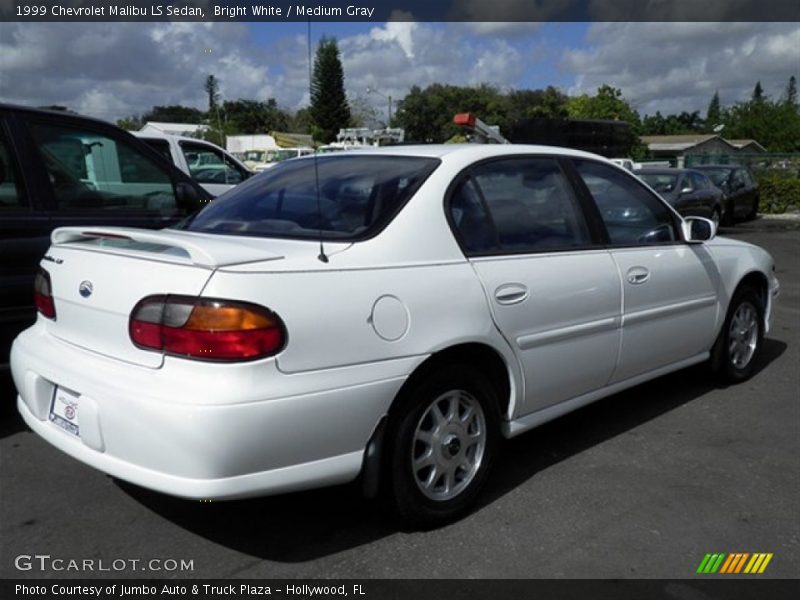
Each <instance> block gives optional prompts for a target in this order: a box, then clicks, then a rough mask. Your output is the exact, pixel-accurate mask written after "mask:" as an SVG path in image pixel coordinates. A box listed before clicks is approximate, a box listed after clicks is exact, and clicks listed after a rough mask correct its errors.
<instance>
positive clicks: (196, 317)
mask: <svg viewBox="0 0 800 600" xmlns="http://www.w3.org/2000/svg"><path fill="white" fill-rule="evenodd" d="M129 331H130V336H131V340H132V341H133V343H134V344H136V345H137V346H138V347H139V348H143V349H146V350H158V351H161V352H165V353H167V354H173V355H176V356H184V357H187V358H198V359H203V360H219V361H237V360H255V359H258V358H266V357H267V356H272V355H274V354H277V353H278V352H280V351H281V350H282V349H283V347H284V345H285V344H286V328H285V327H284V325H283V321H281V319H280V317H278V315H276V314H275V313H273V312H272V311H271V310H269V309H267V308H264V307H263V306H259V305H257V304H250V303H247V302H235V301H231V300H217V299H210V298H192V297H190V296H149V297H147V298H145V299H144V300H142V301H141V302H139V304H137V305H136V307H135V308H134V309H133V312H132V313H131V320H130V325H129Z"/></svg>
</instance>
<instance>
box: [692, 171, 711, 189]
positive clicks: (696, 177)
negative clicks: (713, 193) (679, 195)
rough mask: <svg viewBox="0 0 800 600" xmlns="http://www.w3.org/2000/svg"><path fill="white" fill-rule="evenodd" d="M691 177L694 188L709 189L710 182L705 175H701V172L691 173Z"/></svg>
mask: <svg viewBox="0 0 800 600" xmlns="http://www.w3.org/2000/svg"><path fill="white" fill-rule="evenodd" d="M689 177H691V179H692V185H693V187H694V189H696V190H707V189H708V188H709V182H708V180H707V179H706V177H705V175H701V174H700V173H689Z"/></svg>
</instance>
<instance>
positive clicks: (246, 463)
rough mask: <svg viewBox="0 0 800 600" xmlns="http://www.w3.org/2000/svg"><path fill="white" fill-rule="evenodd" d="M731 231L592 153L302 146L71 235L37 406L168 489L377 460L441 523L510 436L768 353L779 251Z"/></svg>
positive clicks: (49, 287)
mask: <svg viewBox="0 0 800 600" xmlns="http://www.w3.org/2000/svg"><path fill="white" fill-rule="evenodd" d="M714 231H715V229H714V226H713V224H712V223H711V222H710V221H708V220H706V219H703V218H699V217H688V218H686V219H682V218H681V217H680V215H679V214H678V213H677V212H676V211H675V210H673V209H672V208H671V207H670V206H669V205H668V204H667V203H665V202H664V201H663V200H662V199H661V198H659V197H658V196H657V195H656V194H655V193H654V192H652V190H651V189H650V188H648V187H646V186H645V185H644V184H643V183H641V182H640V181H639V180H638V179H637V178H636V177H635V176H634V175H632V174H631V173H629V172H627V171H625V170H624V169H621V168H619V167H617V166H615V165H613V164H612V163H610V162H609V161H607V160H605V159H603V158H601V157H598V156H595V155H592V154H588V153H584V152H579V151H576V150H567V149H560V148H554V147H546V146H515V145H491V146H489V145H487V146H480V145H460V146H459V145H441V146H435V145H431V146H396V147H391V148H373V149H371V150H370V151H358V150H354V151H351V152H342V153H336V154H332V155H329V156H316V157H307V158H300V159H296V160H291V161H286V162H284V163H282V164H280V165H278V166H276V167H274V168H273V169H270V170H269V171H266V172H265V173H263V174H261V175H259V176H258V177H255V178H253V179H251V180H249V181H247V182H245V183H243V184H242V185H240V186H238V187H236V188H235V189H233V190H232V191H231V192H229V193H228V194H226V195H225V196H224V197H222V198H220V199H218V200H217V201H215V202H214V203H212V204H210V205H209V206H207V207H206V208H204V209H203V210H202V211H200V212H199V213H198V214H196V215H195V216H194V217H192V218H191V219H188V220H186V221H185V222H184V223H182V224H180V225H178V226H175V227H173V228H170V229H165V230H162V231H157V232H153V231H145V230H141V229H133V228H105V227H95V228H86V227H80V228H76V227H67V228H61V229H59V230H57V231H56V232H54V233H53V238H52V241H53V243H52V246H51V248H50V250H49V251H48V253H47V258H46V259H45V260H43V261H42V263H41V269H40V271H39V275H38V278H37V282H36V294H37V296H36V297H37V304H38V306H39V317H38V319H37V322H36V324H35V325H34V326H33V327H31V328H30V329H28V330H27V331H25V332H24V333H22V334H21V335H20V336H19V337H18V338H17V339H16V341H15V343H14V347H13V350H12V370H13V375H14V379H15V381H16V383H17V386H18V388H19V391H20V395H19V399H18V407H19V411H20V412H21V414H22V416H23V417H24V419H25V421H26V422H27V423H28V425H29V426H30V427H31V429H33V430H34V431H35V432H36V433H37V434H39V435H40V436H42V437H43V438H44V439H45V440H47V441H49V442H50V443H52V444H53V445H55V446H56V447H58V448H59V449H60V450H62V451H64V452H66V453H67V454H69V455H71V456H73V457H74V458H76V459H78V460H80V461H82V462H84V463H86V464H88V465H91V466H93V467H95V468H98V469H100V470H102V471H105V472H107V473H110V474H112V475H113V476H115V477H118V478H120V479H124V480H127V481H130V482H133V483H135V484H138V485H141V486H144V487H147V488H152V489H154V490H158V491H161V492H164V493H167V494H173V495H176V496H184V497H188V498H213V499H229V498H241V497H246V496H254V495H263V494H274V493H280V492H286V491H289V490H298V489H305V488H311V487H315V486H324V485H332V484H337V483H343V482H347V481H350V480H353V479H355V478H356V477H358V476H359V475H360V476H361V478H362V485H363V486H364V491H365V493H366V494H367V495H368V496H374V495H375V494H376V493H383V494H385V495H386V498H387V499H389V500H390V501H391V502H392V503H393V504H394V506H395V507H396V509H397V511H398V512H399V514H400V515H401V516H402V517H403V518H405V519H407V520H408V521H409V522H411V523H416V524H421V525H432V524H436V523H441V522H443V521H445V520H448V519H452V518H455V517H456V516H458V515H460V514H461V513H462V512H463V511H464V510H466V509H467V508H468V507H469V506H470V504H471V503H472V502H473V501H474V500H475V499H476V496H477V495H478V493H479V490H480V489H481V487H482V486H483V484H484V483H485V482H486V478H487V474H488V472H489V469H490V466H491V464H492V462H493V461H494V460H495V458H496V453H497V447H498V446H497V445H498V442H499V438H501V437H513V436H516V435H518V434H520V433H523V432H524V431H527V430H529V429H532V428H534V427H536V426H538V425H540V424H542V423H544V422H546V421H549V420H551V419H554V418H556V417H558V416H560V415H563V414H564V413H567V412H569V411H571V410H574V409H576V408H578V407H580V406H583V405H585V404H588V403H590V402H593V401H595V400H597V399H599V398H602V397H604V396H608V395H610V394H613V393H616V392H618V391H620V390H622V389H625V388H628V387H631V386H634V385H636V384H638V383H641V382H643V381H646V380H648V379H652V378H654V377H658V376H660V375H663V374H665V373H669V372H671V371H675V370H677V369H681V368H684V367H687V366H689V365H693V364H696V363H700V362H703V361H709V360H710V364H711V365H712V367H713V370H714V371H715V372H716V373H717V375H718V376H719V377H721V378H723V379H724V380H725V381H728V382H737V381H741V380H744V379H746V378H748V377H749V376H750V375H751V374H752V373H753V369H754V366H755V364H756V362H757V359H758V355H759V352H760V349H761V345H762V338H763V335H764V333H765V332H766V331H768V328H769V326H770V322H771V317H772V313H773V301H774V299H775V297H776V296H777V294H778V289H779V284H778V281H777V279H776V278H775V274H774V265H773V260H772V258H771V257H770V256H769V254H768V253H767V252H765V251H764V250H762V249H761V248H758V247H756V246H752V245H749V244H745V243H743V242H739V241H736V240H729V239H723V238H715V237H714Z"/></svg>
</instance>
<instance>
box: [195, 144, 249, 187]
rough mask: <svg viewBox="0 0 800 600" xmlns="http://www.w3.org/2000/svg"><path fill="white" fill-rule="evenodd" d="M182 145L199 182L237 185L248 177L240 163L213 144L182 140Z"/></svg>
mask: <svg viewBox="0 0 800 600" xmlns="http://www.w3.org/2000/svg"><path fill="white" fill-rule="evenodd" d="M180 146H181V150H182V151H183V156H184V157H185V158H186V164H187V165H189V173H190V174H191V176H192V179H194V180H195V181H196V182H197V183H221V184H227V185H236V184H237V183H241V182H242V181H244V180H245V179H246V178H247V174H246V173H245V171H244V170H243V169H242V168H241V167H240V166H239V165H237V164H236V163H235V162H233V161H232V160H231V159H230V158H228V157H227V156H226V155H225V154H224V153H222V152H220V151H219V150H217V149H216V148H213V147H212V146H207V145H206V144H200V143H193V142H181V143H180Z"/></svg>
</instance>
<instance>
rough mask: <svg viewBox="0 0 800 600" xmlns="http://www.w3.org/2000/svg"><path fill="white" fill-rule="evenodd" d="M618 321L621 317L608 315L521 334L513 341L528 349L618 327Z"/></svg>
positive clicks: (522, 348) (521, 348)
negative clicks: (575, 323)
mask: <svg viewBox="0 0 800 600" xmlns="http://www.w3.org/2000/svg"><path fill="white" fill-rule="evenodd" d="M620 322H621V319H620V318H619V317H608V318H605V319H599V320H597V321H589V322H588V323H579V324H578V325H569V326H567V327H559V328H558V329H549V330H547V331H541V332H539V333H529V334H526V335H521V336H519V337H518V338H517V339H516V340H515V341H516V342H517V346H519V348H520V350H529V349H530V348H534V347H536V346H543V345H545V344H552V343H553V342H562V341H564V340H569V339H572V338H577V337H581V336H586V335H593V334H595V333H601V332H603V331H611V330H613V329H618V328H619V326H620Z"/></svg>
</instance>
